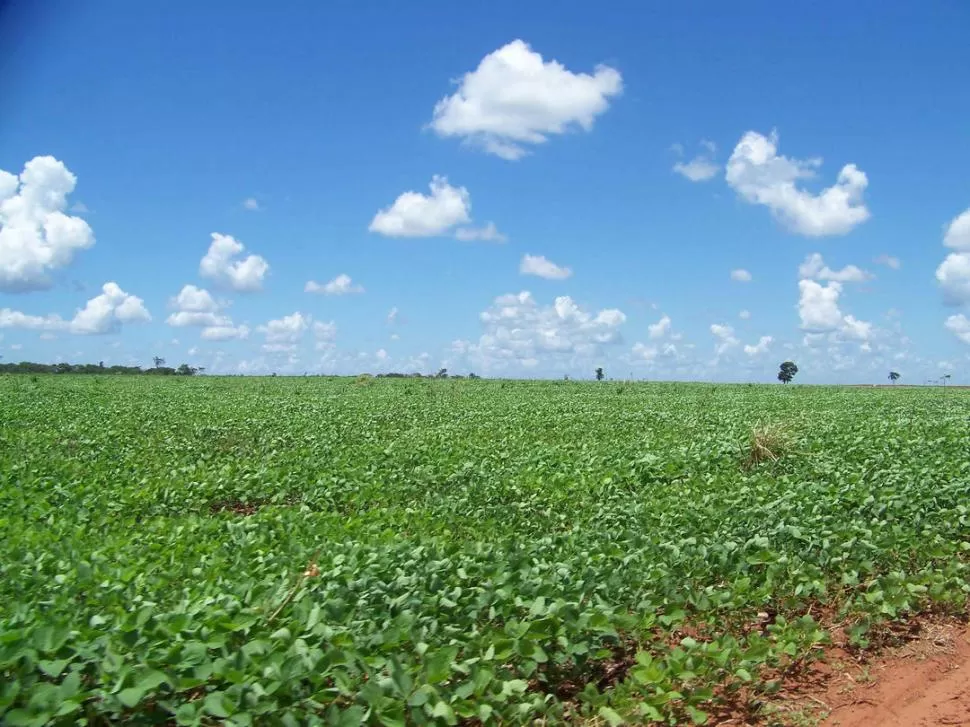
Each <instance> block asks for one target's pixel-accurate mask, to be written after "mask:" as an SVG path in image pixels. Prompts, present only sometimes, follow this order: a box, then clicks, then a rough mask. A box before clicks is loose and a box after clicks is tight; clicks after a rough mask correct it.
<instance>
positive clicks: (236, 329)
mask: <svg viewBox="0 0 970 727" xmlns="http://www.w3.org/2000/svg"><path fill="white" fill-rule="evenodd" d="M200 336H201V337H202V338H204V339H205V340H206V341H232V340H242V339H244V338H249V326H245V325H240V326H234V325H231V324H230V325H224V326H208V327H207V328H203V329H202V333H201V334H200Z"/></svg>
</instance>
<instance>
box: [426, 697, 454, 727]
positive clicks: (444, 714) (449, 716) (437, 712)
mask: <svg viewBox="0 0 970 727" xmlns="http://www.w3.org/2000/svg"><path fill="white" fill-rule="evenodd" d="M431 716H432V717H437V718H438V719H442V720H444V721H445V724H458V717H457V716H455V710H453V709H452V708H451V706H450V705H449V704H448V703H447V702H438V703H437V704H436V705H435V706H434V709H432V710H431Z"/></svg>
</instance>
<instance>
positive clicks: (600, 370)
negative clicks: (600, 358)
mask: <svg viewBox="0 0 970 727" xmlns="http://www.w3.org/2000/svg"><path fill="white" fill-rule="evenodd" d="M605 375H606V374H604V373H603V367H602V366H600V367H598V368H597V369H596V380H597V381H602V380H603V377H604V376H605Z"/></svg>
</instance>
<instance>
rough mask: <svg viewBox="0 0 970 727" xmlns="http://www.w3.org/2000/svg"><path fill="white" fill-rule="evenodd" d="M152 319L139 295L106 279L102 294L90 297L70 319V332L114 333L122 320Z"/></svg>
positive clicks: (131, 321) (129, 321)
mask: <svg viewBox="0 0 970 727" xmlns="http://www.w3.org/2000/svg"><path fill="white" fill-rule="evenodd" d="M151 319H152V317H151V315H149V313H148V310H147V309H146V308H145V304H144V302H143V301H142V299H141V298H139V297H138V296H135V295H130V294H128V293H126V292H125V291H123V290H122V289H121V288H120V287H118V284H117V283H105V284H104V285H103V286H101V294H100V295H97V296H95V297H94V298H91V300H89V301H88V302H87V304H86V305H85V306H84V308H82V309H80V310H79V311H78V312H77V313H76V314H75V316H74V318H73V319H72V320H71V323H70V325H69V326H68V330H70V331H71V333H79V334H82V335H94V334H101V333H115V332H117V331H118V330H120V329H121V326H122V324H124V323H147V322H148V321H150V320H151Z"/></svg>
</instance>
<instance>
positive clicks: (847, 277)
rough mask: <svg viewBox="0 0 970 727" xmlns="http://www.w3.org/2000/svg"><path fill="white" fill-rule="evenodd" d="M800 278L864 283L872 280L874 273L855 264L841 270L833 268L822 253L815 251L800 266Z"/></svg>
mask: <svg viewBox="0 0 970 727" xmlns="http://www.w3.org/2000/svg"><path fill="white" fill-rule="evenodd" d="M798 276H799V277H800V278H814V279H816V280H834V281H835V282H837V283H863V282H865V281H867V280H871V279H872V277H873V275H872V273H868V272H866V271H865V270H862V269H861V268H858V267H856V266H855V265H846V266H845V267H844V268H842V269H841V270H832V268H830V267H829V266H828V265H826V264H825V260H823V259H822V256H821V254H819V253H817V252H814V253H812V254H811V255H809V256H808V257H806V258H805V261H804V262H803V263H802V264H801V265H799V267H798Z"/></svg>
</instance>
